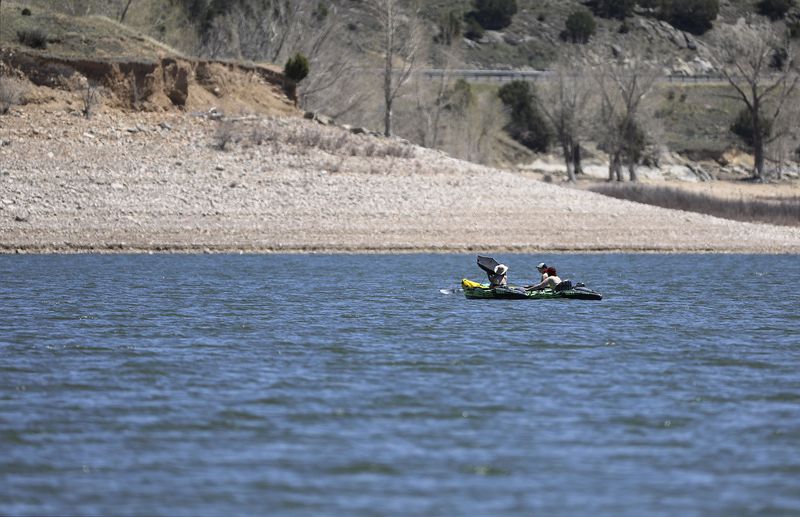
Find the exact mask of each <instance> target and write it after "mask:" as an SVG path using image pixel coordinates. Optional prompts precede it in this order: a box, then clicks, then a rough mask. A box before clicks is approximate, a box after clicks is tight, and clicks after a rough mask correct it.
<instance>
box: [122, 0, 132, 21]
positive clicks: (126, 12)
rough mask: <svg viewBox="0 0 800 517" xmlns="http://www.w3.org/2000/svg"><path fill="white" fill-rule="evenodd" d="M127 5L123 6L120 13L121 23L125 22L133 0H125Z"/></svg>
mask: <svg viewBox="0 0 800 517" xmlns="http://www.w3.org/2000/svg"><path fill="white" fill-rule="evenodd" d="M123 2H124V5H125V7H123V8H122V11H121V12H120V14H119V23H125V17H126V16H127V15H128V9H130V7H131V4H132V3H133V0H123Z"/></svg>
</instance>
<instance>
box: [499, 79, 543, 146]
mask: <svg viewBox="0 0 800 517" xmlns="http://www.w3.org/2000/svg"><path fill="white" fill-rule="evenodd" d="M497 95H498V96H499V97H500V100H501V101H503V104H504V105H505V106H507V107H508V109H509V111H510V113H511V123H510V124H509V125H508V126H507V127H506V130H507V131H508V133H509V134H510V135H511V136H512V137H513V138H514V140H516V141H517V142H519V143H521V144H522V145H524V146H525V147H527V148H528V149H531V150H534V151H537V152H546V151H547V148H548V147H549V146H550V141H551V140H552V139H553V133H552V131H551V130H550V127H549V125H548V124H547V120H546V119H545V118H544V116H543V115H542V114H541V113H540V112H539V109H538V108H537V107H536V100H535V99H534V96H535V95H536V92H535V91H534V90H533V87H532V86H531V85H530V83H528V82H526V81H511V82H510V83H508V84H506V85H504V86H503V87H502V88H500V90H499V91H498V92H497Z"/></svg>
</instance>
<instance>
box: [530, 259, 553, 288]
mask: <svg viewBox="0 0 800 517" xmlns="http://www.w3.org/2000/svg"><path fill="white" fill-rule="evenodd" d="M536 269H538V270H539V273H541V274H542V281H541V282H539V283H538V284H536V285H526V286H525V289H527V290H529V291H541V290H542V289H547V288H548V287H549V288H551V289H555V287H556V286H557V285H558V284H560V283H561V278H559V276H558V272H557V271H556V268H554V267H551V266H548V265H547V264H545V263H544V262H541V263H539V265H538V266H536Z"/></svg>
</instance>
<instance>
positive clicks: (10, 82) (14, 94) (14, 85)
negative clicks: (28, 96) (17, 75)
mask: <svg viewBox="0 0 800 517" xmlns="http://www.w3.org/2000/svg"><path fill="white" fill-rule="evenodd" d="M24 92H25V88H24V86H23V85H22V82H21V81H20V80H18V79H14V78H13V77H5V76H2V77H0V115H5V114H6V113H8V110H10V109H11V106H14V105H16V104H19V102H20V100H21V99H22V95H23V93H24Z"/></svg>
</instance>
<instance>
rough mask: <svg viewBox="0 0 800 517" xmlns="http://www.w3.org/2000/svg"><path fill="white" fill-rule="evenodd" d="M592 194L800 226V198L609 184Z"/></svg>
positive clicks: (737, 219)
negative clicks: (737, 196) (728, 195)
mask: <svg viewBox="0 0 800 517" xmlns="http://www.w3.org/2000/svg"><path fill="white" fill-rule="evenodd" d="M589 190H591V191H592V192H597V193H598V194H603V195H606V196H610V197H614V198H617V199H625V200H628V201H635V202H637V203H644V204H648V205H655V206H660V207H663V208H671V209H673V210H685V211H687V212H698V213H701V214H709V215H713V216H716V217H721V218H724V219H732V220H735V221H746V222H758V223H769V224H778V225H783V226H800V197H792V198H779V199H744V198H740V199H724V198H720V197H715V196H709V195H707V194H701V193H697V192H687V191H685V190H681V189H677V188H671V187H661V186H654V185H642V184H632V183H626V184H621V185H620V184H612V183H606V184H603V185H597V186H593V187H590V188H589Z"/></svg>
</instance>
